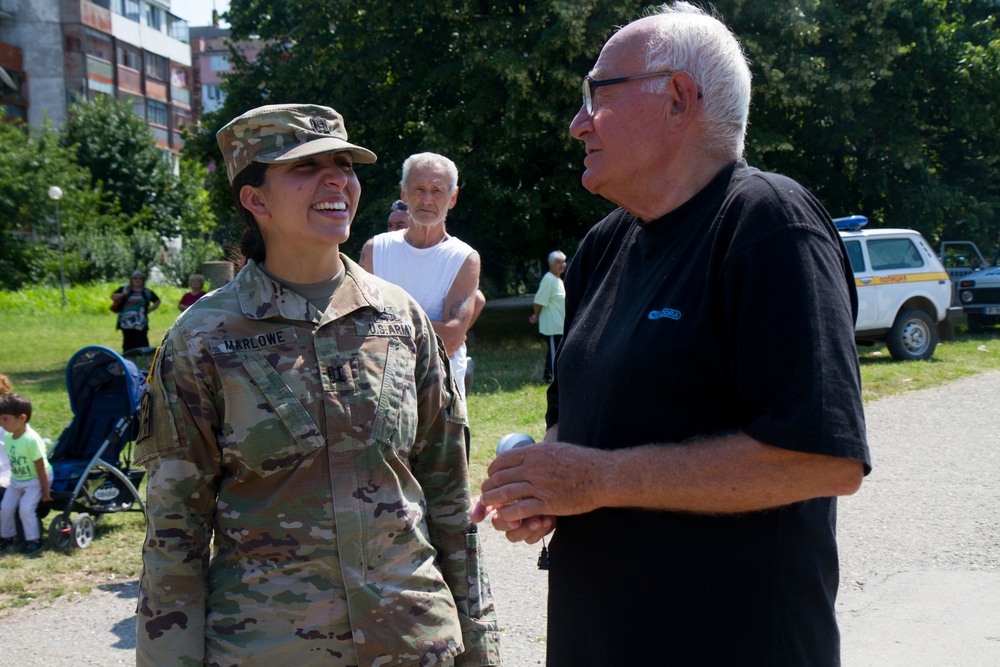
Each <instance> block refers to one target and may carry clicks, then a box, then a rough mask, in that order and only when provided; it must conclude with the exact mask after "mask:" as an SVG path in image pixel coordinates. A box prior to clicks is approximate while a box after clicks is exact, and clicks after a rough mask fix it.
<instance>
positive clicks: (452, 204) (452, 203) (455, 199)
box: [448, 185, 458, 210]
mask: <svg viewBox="0 0 1000 667" xmlns="http://www.w3.org/2000/svg"><path fill="white" fill-rule="evenodd" d="M457 203H458V186H457V185H456V186H455V191H454V192H452V193H451V201H449V202H448V209H449V210H451V209H453V208H455V204H457Z"/></svg>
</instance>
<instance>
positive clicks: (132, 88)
mask: <svg viewBox="0 0 1000 667" xmlns="http://www.w3.org/2000/svg"><path fill="white" fill-rule="evenodd" d="M118 88H119V89H121V90H127V91H128V92H130V93H135V94H136V95H142V74H141V73H140V72H139V70H136V69H132V68H131V67H126V66H125V65H119V66H118Z"/></svg>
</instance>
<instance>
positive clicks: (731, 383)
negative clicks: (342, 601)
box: [476, 3, 870, 667]
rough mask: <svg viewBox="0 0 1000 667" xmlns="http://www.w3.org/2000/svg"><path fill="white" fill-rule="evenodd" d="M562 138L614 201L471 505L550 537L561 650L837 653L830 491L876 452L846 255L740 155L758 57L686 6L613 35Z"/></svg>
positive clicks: (582, 256) (802, 197) (804, 199)
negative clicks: (513, 443)
mask: <svg viewBox="0 0 1000 667" xmlns="http://www.w3.org/2000/svg"><path fill="white" fill-rule="evenodd" d="M583 97H584V104H583V106H582V108H581V109H580V111H579V112H578V113H577V115H576V117H575V118H574V119H573V122H572V124H571V125H570V133H571V134H572V136H573V137H575V138H576V139H578V140H580V141H581V142H583V144H584V148H585V151H586V158H585V159H584V166H585V167H586V171H585V172H584V174H583V185H584V187H585V188H586V189H587V190H589V191H590V192H592V193H594V194H598V195H600V196H602V197H605V198H606V199H609V200H611V201H613V202H615V203H616V204H618V205H619V206H621V208H620V209H618V210H616V211H614V212H613V213H611V214H610V215H609V216H608V217H607V218H605V219H604V220H603V221H601V222H600V223H599V224H598V225H597V226H595V227H594V228H593V229H592V230H591V231H590V232H589V234H588V235H587V237H586V238H585V239H584V241H583V242H582V244H581V246H580V248H579V251H578V252H577V254H576V255H575V256H574V258H573V263H572V265H571V266H570V268H569V271H568V272H567V277H566V333H565V335H564V338H563V342H562V346H561V348H560V352H559V355H558V358H557V367H558V372H557V374H556V378H555V382H554V383H553V384H552V385H551V387H550V390H549V408H548V413H547V415H546V421H547V425H548V427H549V429H548V432H547V433H546V436H545V438H544V440H543V441H542V442H541V443H538V444H535V445H533V446H531V447H525V448H521V449H515V450H513V451H510V452H507V453H505V454H503V455H501V456H498V457H497V458H496V459H495V460H494V461H493V463H492V464H491V465H490V467H489V477H488V478H487V480H486V481H484V483H483V486H482V488H483V496H482V502H481V504H480V505H479V506H478V508H477V510H478V511H477V516H476V518H480V517H484V516H485V515H486V512H487V511H489V510H491V509H494V508H495V509H496V513H495V514H494V516H493V525H494V526H495V527H496V528H498V529H501V530H505V531H508V532H507V536H508V539H511V540H515V541H516V540H525V541H527V542H529V543H532V542H535V541H537V540H539V539H540V538H541V537H543V536H544V535H546V534H547V533H548V532H550V531H551V530H553V528H554V529H555V535H554V536H553V538H552V542H551V545H550V547H549V555H550V557H549V561H550V564H551V565H550V574H549V609H548V623H549V628H548V638H547V644H546V645H547V650H548V665H550V667H551V666H556V667H559V666H563V665H573V666H580V665H719V666H723V665H725V666H729V665H767V666H768V667H775V666H781V665H788V666H791V665H837V664H839V661H840V658H839V650H840V645H839V633H838V630H837V624H836V619H835V615H834V599H835V597H836V592H837V583H838V564H837V545H836V539H835V532H834V526H835V517H836V500H835V498H834V497H835V496H841V495H847V494H851V493H854V492H855V491H856V490H857V489H858V488H859V486H860V484H861V481H862V478H863V476H864V475H865V473H866V472H867V471H868V470H870V463H869V454H868V446H867V442H866V439H865V427H864V415H863V411H862V406H861V396H860V394H861V392H860V378H859V371H858V359H857V352H856V349H855V347H854V340H853V318H854V315H855V311H856V307H857V298H856V295H855V293H854V288H853V279H852V275H851V269H850V264H849V262H848V260H847V257H846V252H845V251H844V247H843V244H842V243H841V241H840V239H839V236H838V235H837V232H836V230H835V229H834V227H833V225H832V223H831V220H830V218H829V215H828V214H827V213H826V211H825V210H824V209H823V207H822V206H821V205H820V203H819V202H818V201H817V200H816V199H815V198H814V197H813V196H812V195H810V194H809V192H807V191H806V190H805V189H804V188H803V187H802V186H800V185H799V184H797V183H795V182H794V181H792V180H790V179H788V178H784V177H782V176H778V175H775V174H766V173H763V172H760V171H758V170H756V169H753V168H751V167H749V166H747V164H746V162H745V161H744V160H743V159H742V151H743V141H744V132H745V128H746V124H747V116H748V112H749V102H750V72H749V67H748V65H747V62H746V58H745V57H744V55H743V52H742V49H741V48H740V46H739V44H738V42H737V41H736V39H735V37H734V36H733V35H732V33H731V32H730V31H729V30H728V29H727V28H726V27H725V26H724V25H723V24H722V23H720V22H719V21H717V20H716V19H714V18H712V17H710V16H708V15H706V14H705V13H704V12H702V11H701V10H699V9H697V8H695V7H693V6H691V5H689V4H687V3H677V4H676V5H674V6H672V7H664V8H663V9H662V10H661V13H660V14H657V15H652V16H647V17H644V18H641V19H639V20H637V21H635V22H633V23H631V24H629V25H627V26H626V27H625V28H623V29H622V30H620V31H619V32H617V33H616V34H615V35H613V36H612V37H611V39H610V40H609V41H608V42H607V44H605V46H604V48H603V50H602V51H601V54H600V57H599V58H598V60H597V63H596V65H595V66H594V68H593V70H591V72H590V75H589V76H588V77H586V78H585V80H584V94H583Z"/></svg>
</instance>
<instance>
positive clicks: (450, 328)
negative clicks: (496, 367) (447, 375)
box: [360, 153, 480, 396]
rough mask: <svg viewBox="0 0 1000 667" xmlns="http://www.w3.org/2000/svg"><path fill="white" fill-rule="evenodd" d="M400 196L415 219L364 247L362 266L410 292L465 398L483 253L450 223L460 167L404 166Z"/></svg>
mask: <svg viewBox="0 0 1000 667" xmlns="http://www.w3.org/2000/svg"><path fill="white" fill-rule="evenodd" d="M400 197H401V199H402V200H403V201H404V202H405V203H406V205H407V209H408V212H409V214H410V226H409V227H408V228H406V229H404V230H399V231H395V232H386V233H384V234H379V235H377V236H375V237H374V238H372V239H369V240H368V242H367V243H365V246H364V248H363V249H362V251H361V261H360V264H361V266H362V267H363V268H364V269H365V270H367V271H369V272H370V273H373V274H375V275H376V276H378V277H379V278H383V279H385V280H388V281H389V282H391V283H394V284H396V285H399V286H400V287H402V288H403V289H405V290H406V291H407V292H408V293H409V294H410V296H412V297H413V298H414V299H416V301H417V303H419V304H420V306H421V307H422V308H423V309H424V312H426V313H427V315H428V317H430V318H431V324H432V325H433V326H434V331H435V333H437V335H438V336H440V337H441V340H442V341H444V347H445V350H446V351H447V352H448V358H449V360H450V361H451V370H452V373H453V374H454V376H455V381H456V382H457V383H458V388H459V391H461V392H462V395H463V396H464V395H465V370H466V363H467V357H466V353H465V334H466V332H467V331H468V330H469V327H471V326H472V322H473V321H474V319H475V315H474V308H475V299H476V292H477V290H478V288H479V268H480V261H479V253H477V252H476V251H475V250H474V249H473V248H472V247H471V246H470V245H469V244H467V243H464V242H463V241H460V240H458V239H457V238H455V237H454V236H451V235H449V234H448V232H447V230H446V229H445V218H446V217H447V216H448V211H449V210H450V209H451V208H452V207H454V206H455V202H456V201H458V168H457V167H456V166H455V163H454V162H452V161H451V160H449V159H448V158H446V157H444V156H443V155H438V154H436V153H417V154H415V155H411V156H410V157H408V158H406V160H405V161H404V162H403V178H402V180H401V181H400Z"/></svg>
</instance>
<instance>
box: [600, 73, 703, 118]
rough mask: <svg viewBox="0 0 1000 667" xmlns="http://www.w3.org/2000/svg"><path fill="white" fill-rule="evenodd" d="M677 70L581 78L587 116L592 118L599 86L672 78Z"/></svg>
mask: <svg viewBox="0 0 1000 667" xmlns="http://www.w3.org/2000/svg"><path fill="white" fill-rule="evenodd" d="M677 71H678V70H673V69H668V70H665V71H663V72H648V73H646V74H636V75H635V76H620V77H618V78H615V79H594V78H591V76H590V75H587V76H585V77H583V107H584V108H585V109H586V110H587V115H588V116H592V115H593V114H594V89H596V88H600V87H601V86H613V85H615V84H616V83H625V82H626V81H634V80H636V79H648V78H649V77H651V76H672V75H674V74H677ZM698 99H701V92H699V93H698Z"/></svg>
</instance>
